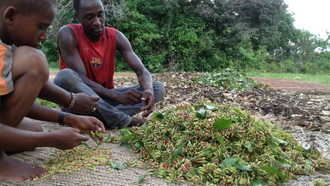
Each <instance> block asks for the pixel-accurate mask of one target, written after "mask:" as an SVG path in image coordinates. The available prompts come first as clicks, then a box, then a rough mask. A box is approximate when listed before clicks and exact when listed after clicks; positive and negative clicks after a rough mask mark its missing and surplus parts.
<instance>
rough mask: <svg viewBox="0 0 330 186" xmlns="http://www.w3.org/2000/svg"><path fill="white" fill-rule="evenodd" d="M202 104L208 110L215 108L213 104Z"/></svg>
mask: <svg viewBox="0 0 330 186" xmlns="http://www.w3.org/2000/svg"><path fill="white" fill-rule="evenodd" d="M204 106H205V107H206V108H207V109H209V110H215V109H216V108H217V107H215V106H210V105H206V104H205V103H204Z"/></svg>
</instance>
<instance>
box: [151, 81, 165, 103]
mask: <svg viewBox="0 0 330 186" xmlns="http://www.w3.org/2000/svg"><path fill="white" fill-rule="evenodd" d="M153 87H154V92H155V102H158V101H161V100H162V99H164V97H165V88H164V85H163V83H162V82H160V81H154V82H153Z"/></svg>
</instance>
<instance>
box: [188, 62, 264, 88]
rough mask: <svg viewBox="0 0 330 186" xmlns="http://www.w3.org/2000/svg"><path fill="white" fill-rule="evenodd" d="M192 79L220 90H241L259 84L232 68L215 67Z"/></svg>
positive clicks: (255, 86)
mask: <svg viewBox="0 0 330 186" xmlns="http://www.w3.org/2000/svg"><path fill="white" fill-rule="evenodd" d="M192 81H194V82H196V83H206V84H209V85H211V86H213V87H217V88H218V89H220V90H229V91H233V92H236V91H241V90H249V89H253V88H257V87H259V86H261V85H259V84H257V83H256V82H254V81H253V80H252V79H251V78H249V77H247V76H246V75H245V74H241V73H239V72H238V71H235V70H232V69H228V68H227V69H224V70H222V69H217V70H215V71H213V72H212V73H208V74H206V75H202V76H201V77H195V78H194V79H192Z"/></svg>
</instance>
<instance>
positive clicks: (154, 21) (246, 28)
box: [42, 0, 330, 73]
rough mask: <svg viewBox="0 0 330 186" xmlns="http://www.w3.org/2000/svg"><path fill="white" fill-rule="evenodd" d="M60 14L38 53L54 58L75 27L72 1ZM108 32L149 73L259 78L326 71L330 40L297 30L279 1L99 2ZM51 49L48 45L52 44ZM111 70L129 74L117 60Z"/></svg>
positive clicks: (62, 3) (62, 4)
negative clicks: (249, 73) (63, 32)
mask: <svg viewBox="0 0 330 186" xmlns="http://www.w3.org/2000/svg"><path fill="white" fill-rule="evenodd" d="M57 1H58V14H57V16H56V19H55V22H54V24H53V25H52V26H53V29H51V30H50V31H49V39H50V41H49V43H48V42H45V43H44V45H45V46H43V49H42V50H43V51H44V52H45V53H46V56H47V58H48V61H49V62H56V61H57V60H58V59H57V58H58V57H57V52H54V50H56V47H55V43H56V38H57V33H58V30H59V29H60V27H61V26H62V25H65V24H68V23H74V22H76V20H75V18H74V11H73V8H72V4H71V1H69V0H57ZM103 4H104V9H105V12H106V26H110V27H114V28H116V29H117V30H119V31H121V32H122V33H123V34H124V35H125V36H126V37H127V38H128V39H129V41H130V43H131V45H132V47H133V50H134V51H135V53H136V54H137V55H138V56H139V57H140V59H141V61H142V63H143V64H144V65H145V66H146V67H147V69H149V70H150V71H151V72H154V73H157V72H164V71H203V72H206V71H208V72H210V71H212V70H214V69H217V68H222V69H224V68H236V69H240V70H245V71H246V70H251V69H254V70H260V71H262V72H274V71H275V72H290V73H292V72H301V73H327V72H329V69H330V51H329V38H327V39H323V38H320V37H319V36H315V35H313V34H311V33H309V32H307V31H304V30H298V29H295V28H294V26H293V21H294V19H293V17H292V15H291V14H290V13H288V10H287V8H288V6H287V5H286V4H285V2H284V0H262V1H259V0H252V1H251V0H231V1H219V0H215V1H201V0H192V1H187V0H168V1H163V0H133V1H128V0H104V1H103ZM51 43H53V44H51ZM115 67H116V71H127V70H129V67H128V65H127V64H126V63H125V62H124V61H123V59H122V57H121V56H120V55H119V54H116V56H115Z"/></svg>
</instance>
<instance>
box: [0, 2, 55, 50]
mask: <svg viewBox="0 0 330 186" xmlns="http://www.w3.org/2000/svg"><path fill="white" fill-rule="evenodd" d="M0 13H1V20H0V38H1V40H2V41H3V42H4V43H6V44H14V45H16V46H22V45H27V46H32V47H37V46H39V45H40V44H41V41H43V40H46V37H47V36H46V34H47V29H48V27H49V26H50V24H51V23H52V22H53V20H54V18H55V15H56V0H1V1H0Z"/></svg>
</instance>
